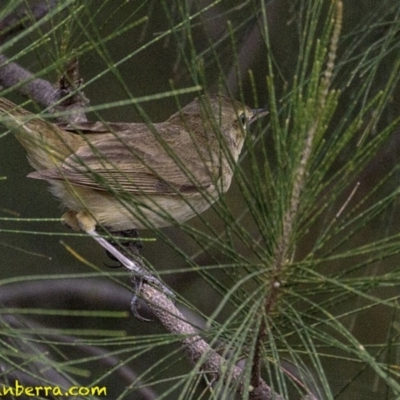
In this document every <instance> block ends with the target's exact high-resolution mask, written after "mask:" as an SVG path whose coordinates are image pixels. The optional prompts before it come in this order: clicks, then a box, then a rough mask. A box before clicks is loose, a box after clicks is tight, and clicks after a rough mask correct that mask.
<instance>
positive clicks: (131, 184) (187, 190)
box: [0, 95, 265, 232]
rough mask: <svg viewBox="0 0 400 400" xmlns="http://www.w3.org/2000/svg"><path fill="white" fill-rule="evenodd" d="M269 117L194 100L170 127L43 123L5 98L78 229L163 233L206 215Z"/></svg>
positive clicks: (42, 174)
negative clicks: (251, 131)
mask: <svg viewBox="0 0 400 400" xmlns="http://www.w3.org/2000/svg"><path fill="white" fill-rule="evenodd" d="M264 114H265V112H260V111H259V110H251V109H250V108H248V107H247V106H245V105H243V104H241V103H239V102H237V101H235V100H231V99H230V98H228V97H226V96H222V95H209V96H202V97H200V98H197V99H195V100H194V101H192V102H191V103H189V104H188V105H186V106H185V107H183V108H182V109H181V110H180V111H178V112H177V113H175V114H173V115H171V117H169V118H168V119H167V120H166V121H165V122H161V123H154V124H151V125H147V124H144V123H115V122H109V123H103V122H87V123H80V124H76V125H74V126H71V125H61V124H55V123H51V122H48V121H45V120H43V119H41V118H39V117H37V116H35V115H34V114H32V113H30V112H28V111H26V110H24V109H22V108H20V107H18V106H16V105H15V104H13V103H12V102H10V101H8V100H6V99H4V98H0V123H1V124H3V125H4V126H6V127H7V128H9V129H10V130H12V132H13V133H14V134H15V136H16V138H17V139H18V140H19V142H20V143H21V144H22V145H23V146H24V147H25V149H26V150H27V153H28V158H29V162H30V164H31V165H32V166H33V167H34V168H35V169H36V170H37V171H36V172H33V173H30V174H29V175H28V176H29V177H30V178H35V179H44V180H47V181H48V182H49V183H50V185H51V192H52V193H53V194H54V195H55V196H56V197H58V198H59V199H60V200H61V202H62V204H63V205H64V206H65V207H66V208H67V209H68V212H66V213H65V214H64V215H63V219H64V221H65V222H66V224H68V225H69V226H71V227H72V228H74V229H79V228H81V229H83V230H84V231H86V232H89V231H94V229H95V226H96V225H102V226H104V227H106V228H107V229H109V230H110V231H122V230H128V229H143V228H150V227H163V226H168V225H172V224H175V223H181V222H184V221H186V220H188V219H190V218H192V217H193V216H195V215H197V214H199V213H201V212H203V211H205V210H206V209H207V208H209V207H210V205H211V204H212V203H213V202H215V201H216V200H217V199H218V197H219V196H220V195H221V194H223V193H225V192H226V191H227V190H228V189H229V186H230V184H231V181H232V176H233V168H234V167H235V164H236V163H237V160H238V157H239V155H240V152H241V150H242V147H243V143H244V140H245V136H246V134H247V130H248V126H249V125H250V124H251V123H252V122H253V121H254V120H255V119H256V118H258V117H259V116H260V115H264Z"/></svg>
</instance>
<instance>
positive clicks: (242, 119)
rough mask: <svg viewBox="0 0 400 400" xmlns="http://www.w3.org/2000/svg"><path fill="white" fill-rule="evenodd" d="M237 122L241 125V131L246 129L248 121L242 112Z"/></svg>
mask: <svg viewBox="0 0 400 400" xmlns="http://www.w3.org/2000/svg"><path fill="white" fill-rule="evenodd" d="M238 120H239V122H240V123H241V124H242V126H243V129H246V128H247V125H248V119H247V116H246V113H244V112H242V113H241V114H240V115H239V118H238Z"/></svg>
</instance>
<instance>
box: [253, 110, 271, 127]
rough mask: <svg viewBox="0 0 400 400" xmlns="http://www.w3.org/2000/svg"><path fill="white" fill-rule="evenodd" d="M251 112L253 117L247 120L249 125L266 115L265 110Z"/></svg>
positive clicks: (266, 111)
mask: <svg viewBox="0 0 400 400" xmlns="http://www.w3.org/2000/svg"><path fill="white" fill-rule="evenodd" d="M251 111H252V112H253V116H252V117H251V118H250V120H249V125H251V124H252V123H253V122H254V121H257V120H258V119H259V118H261V117H264V116H265V115H267V114H268V110H267V109H265V108H256V109H254V108H253V109H252V110H251Z"/></svg>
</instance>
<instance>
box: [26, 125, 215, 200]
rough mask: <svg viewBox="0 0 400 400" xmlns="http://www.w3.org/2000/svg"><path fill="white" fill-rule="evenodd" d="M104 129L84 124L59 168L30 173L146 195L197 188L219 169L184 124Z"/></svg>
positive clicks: (211, 179)
mask: <svg viewBox="0 0 400 400" xmlns="http://www.w3.org/2000/svg"><path fill="white" fill-rule="evenodd" d="M107 129H108V130H107V131H106V128H105V126H104V125H103V124H99V123H97V125H92V126H91V129H90V125H88V124H83V125H82V127H81V130H82V131H83V132H84V133H88V134H87V135H83V137H84V138H86V139H87V141H86V144H85V145H83V146H81V147H80V148H79V149H78V150H77V151H75V153H73V154H72V155H71V156H69V157H67V158H66V159H65V160H64V162H62V163H61V165H60V166H59V167H57V168H52V169H47V170H42V171H37V172H33V173H31V174H29V176H30V177H32V178H36V179H46V180H58V181H60V180H65V181H68V182H70V183H71V184H74V185H78V186H83V187H87V188H91V189H95V190H109V191H117V192H122V191H123V192H129V193H134V194H145V195H148V194H169V195H173V194H179V193H190V192H197V191H201V190H206V189H207V188H209V187H210V186H211V185H213V184H214V183H215V179H216V173H218V171H219V168H215V166H213V165H212V163H211V162H210V161H208V160H210V158H209V157H208V156H207V152H204V149H203V152H201V151H197V150H196V148H197V147H198V146H196V145H195V143H194V142H193V139H192V137H191V135H190V134H189V133H188V132H187V131H186V130H184V128H182V127H179V126H176V125H171V124H168V123H165V122H164V123H162V124H154V130H153V129H149V128H148V127H147V126H146V125H145V124H110V125H107ZM110 130H114V132H113V133H110ZM107 132H108V133H107ZM197 145H200V143H197ZM200 147H201V146H200Z"/></svg>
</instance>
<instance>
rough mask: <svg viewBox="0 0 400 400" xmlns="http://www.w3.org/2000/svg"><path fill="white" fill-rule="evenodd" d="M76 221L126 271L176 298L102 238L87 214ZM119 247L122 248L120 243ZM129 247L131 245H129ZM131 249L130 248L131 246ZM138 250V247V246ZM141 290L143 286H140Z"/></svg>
mask: <svg viewBox="0 0 400 400" xmlns="http://www.w3.org/2000/svg"><path fill="white" fill-rule="evenodd" d="M76 219H77V220H78V222H79V226H80V228H81V229H82V230H83V231H84V232H86V233H87V234H88V235H89V236H91V237H92V238H93V239H94V240H95V241H96V242H97V243H98V244H99V245H100V246H101V247H103V248H104V249H105V250H106V251H107V252H108V253H109V254H110V255H111V256H112V257H113V258H114V259H116V260H118V261H119V262H120V263H121V264H122V265H123V266H124V267H125V268H126V269H128V270H129V271H131V272H132V273H133V274H135V275H137V276H139V277H140V278H141V279H143V280H144V281H146V282H148V283H150V284H153V285H154V286H156V287H159V288H160V289H161V290H162V291H163V292H164V293H165V294H166V295H167V296H170V297H175V295H174V293H173V292H172V291H171V290H170V289H169V288H168V287H167V286H165V285H164V284H163V283H161V282H160V281H159V279H157V278H156V277H154V276H153V275H151V274H150V273H149V272H148V271H147V270H146V269H145V268H144V267H143V266H142V264H141V263H139V262H136V261H133V260H131V259H130V258H128V257H127V256H126V255H124V254H123V253H122V252H121V251H120V250H119V249H117V248H116V247H115V246H113V245H112V244H111V243H109V242H108V241H107V240H106V239H104V238H103V237H101V236H100V235H99V234H98V233H97V232H96V221H95V220H94V219H93V218H92V217H91V216H90V215H89V214H88V213H86V212H84V211H81V212H79V213H77V214H76ZM118 246H121V244H120V243H119V244H118ZM128 246H129V245H128ZM129 247H130V246H129ZM136 248H137V246H136ZM131 254H138V250H136V252H135V251H133V252H131ZM138 287H139V289H140V288H141V287H142V284H141V283H140V285H138ZM132 304H133V305H134V306H135V305H136V298H134V299H133V300H132ZM133 312H134V314H135V315H137V312H136V310H133Z"/></svg>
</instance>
